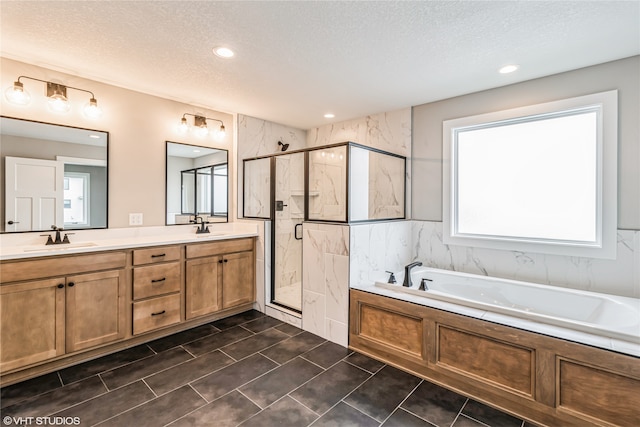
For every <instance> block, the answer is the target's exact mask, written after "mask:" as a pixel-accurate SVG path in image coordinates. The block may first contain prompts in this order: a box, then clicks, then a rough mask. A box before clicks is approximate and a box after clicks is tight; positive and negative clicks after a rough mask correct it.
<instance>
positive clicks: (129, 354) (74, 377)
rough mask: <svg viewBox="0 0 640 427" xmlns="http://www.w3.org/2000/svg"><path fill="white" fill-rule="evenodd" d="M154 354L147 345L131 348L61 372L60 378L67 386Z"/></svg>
mask: <svg viewBox="0 0 640 427" xmlns="http://www.w3.org/2000/svg"><path fill="white" fill-rule="evenodd" d="M153 354H154V352H153V350H151V349H150V348H149V347H148V346H147V345H146V344H142V345H139V346H136V347H131V348H128V349H126V350H122V351H119V352H117V353H113V354H109V355H107V356H103V357H100V358H98V359H94V360H90V361H88V362H85V363H81V364H79V365H75V366H72V367H70V368H66V369H63V370H61V371H60V377H62V382H64V383H65V384H69V383H72V382H74V381H78V380H81V379H83V378H87V377H90V376H92V375H95V374H99V373H100V372H104V371H108V370H111V369H114V368H117V367H119V366H122V365H126V364H127V363H131V362H135V361H136V360H139V359H142V358H145V357H147V356H151V355H153Z"/></svg>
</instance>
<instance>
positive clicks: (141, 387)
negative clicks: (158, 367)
mask: <svg viewBox="0 0 640 427" xmlns="http://www.w3.org/2000/svg"><path fill="white" fill-rule="evenodd" d="M154 398H155V395H154V394H153V392H152V391H151V390H150V389H149V387H147V386H146V385H145V384H144V383H143V382H142V381H137V382H135V383H132V384H129V385H127V386H125V387H122V388H119V389H117V390H114V391H110V392H109V393H106V394H103V395H100V396H98V397H95V398H93V399H91V400H87V401H86V402H83V403H81V404H79V405H76V406H73V407H71V408H68V409H65V410H63V411H61V412H58V413H57V414H55V416H58V417H78V418H80V422H81V423H82V425H83V426H92V425H94V424H97V423H99V422H102V421H104V420H107V419H109V418H111V417H114V416H116V415H118V414H120V413H122V412H124V411H128V410H129V409H131V408H134V407H136V406H138V405H141V404H143V403H144V402H147V401H150V400H152V399H154Z"/></svg>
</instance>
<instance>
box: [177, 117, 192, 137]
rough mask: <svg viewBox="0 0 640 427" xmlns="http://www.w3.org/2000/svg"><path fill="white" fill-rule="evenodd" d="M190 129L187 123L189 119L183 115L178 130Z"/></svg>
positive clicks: (183, 131) (185, 130)
mask: <svg viewBox="0 0 640 427" xmlns="http://www.w3.org/2000/svg"><path fill="white" fill-rule="evenodd" d="M188 131H189V125H188V124H187V119H186V118H185V117H183V118H182V119H180V124H179V125H178V132H180V133H187V132H188Z"/></svg>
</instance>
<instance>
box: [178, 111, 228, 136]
mask: <svg viewBox="0 0 640 427" xmlns="http://www.w3.org/2000/svg"><path fill="white" fill-rule="evenodd" d="M186 116H192V117H193V130H194V132H195V133H196V135H198V136H201V137H204V136H207V134H208V133H209V128H207V120H214V121H216V122H220V128H219V129H218V132H217V133H216V134H217V137H218V138H220V139H222V138H224V136H225V134H226V131H225V128H224V122H223V121H222V120H218V119H212V118H211V117H204V116H200V115H198V114H191V113H184V114H183V115H182V119H180V125H179V126H178V129H179V130H180V131H181V132H186V131H187V130H189V124H188V123H187V117H186Z"/></svg>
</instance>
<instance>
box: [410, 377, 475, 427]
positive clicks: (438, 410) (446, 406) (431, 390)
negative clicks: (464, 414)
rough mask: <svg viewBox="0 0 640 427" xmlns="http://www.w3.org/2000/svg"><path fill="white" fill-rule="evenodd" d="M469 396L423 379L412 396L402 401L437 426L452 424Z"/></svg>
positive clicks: (411, 410) (415, 412) (413, 411)
mask: <svg viewBox="0 0 640 427" xmlns="http://www.w3.org/2000/svg"><path fill="white" fill-rule="evenodd" d="M466 401H467V398H466V397H464V396H461V395H459V394H458V393H454V392H453V391H450V390H447V389H446V388H443V387H440V386H439V385H436V384H433V383H430V382H428V381H423V382H422V383H421V384H420V385H419V386H418V388H417V389H415V391H414V392H413V393H411V396H409V397H408V398H407V400H405V401H404V402H403V403H402V407H403V408H404V409H406V410H407V411H409V412H412V413H414V414H416V415H418V416H419V417H422V418H424V419H425V420H427V421H429V422H430V423H432V424H435V425H437V426H447V427H448V426H450V425H451V423H452V422H453V420H455V419H456V417H457V416H458V413H459V412H460V410H461V409H462V405H464V403H465V402H466Z"/></svg>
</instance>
